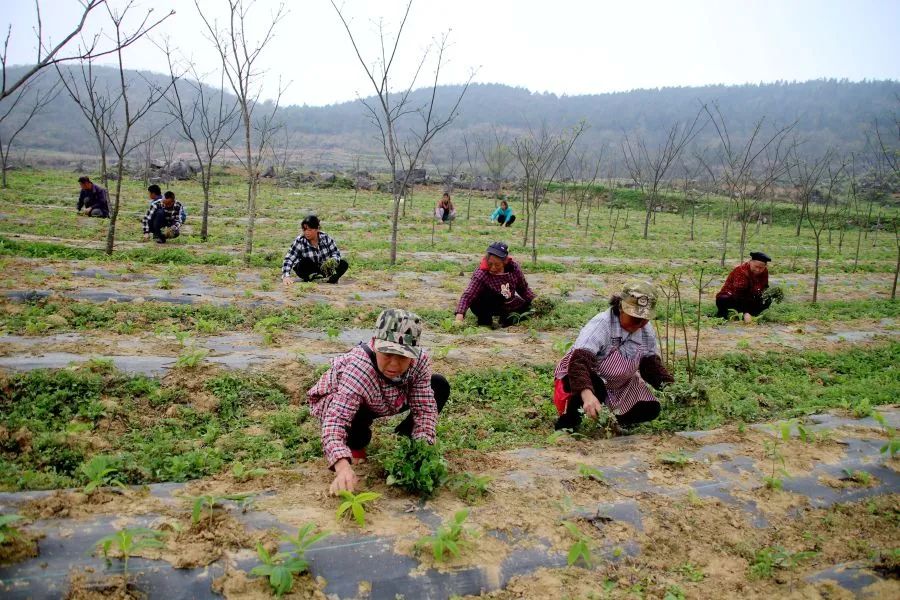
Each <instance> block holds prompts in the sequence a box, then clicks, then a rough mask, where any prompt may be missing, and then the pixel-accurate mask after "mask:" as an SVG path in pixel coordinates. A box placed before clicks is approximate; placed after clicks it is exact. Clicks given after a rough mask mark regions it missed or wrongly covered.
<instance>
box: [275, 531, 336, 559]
mask: <svg viewBox="0 0 900 600" xmlns="http://www.w3.org/2000/svg"><path fill="white" fill-rule="evenodd" d="M315 528H316V525H315V523H307V524H306V525H304V526H303V527H301V528H300V529H298V530H297V535H295V536H293V537H291V536H289V535H285V536H282V537H281V541H283V542H287V543H289V544H290V545H291V546H293V547H294V555H296V556H297V557H298V558H301V559H302V558H303V557H304V555H305V554H306V551H307V550H309V547H310V546H312V545H313V544H315V543H316V542H318V541H320V540H324V539H325V538H327V537H328V536H330V535H331V532H330V531H320V532H319V533H313V530H314V529H315Z"/></svg>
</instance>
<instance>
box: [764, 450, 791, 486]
mask: <svg viewBox="0 0 900 600" xmlns="http://www.w3.org/2000/svg"><path fill="white" fill-rule="evenodd" d="M763 445H764V446H765V449H766V457H767V458H769V459H771V460H772V472H771V474H770V475H766V476H764V477H763V481H764V482H765V484H766V487H767V488H768V489H770V490H780V489H781V488H782V487H784V479H783V478H784V477H790V475H789V474H788V472H787V470H786V469H785V465H784V455H783V454H782V453H781V450H779V448H778V441H777V440H776V441H774V442H763ZM779 464H780V465H781V467H780V468H779V467H778V465H779Z"/></svg>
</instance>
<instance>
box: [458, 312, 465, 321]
mask: <svg viewBox="0 0 900 600" xmlns="http://www.w3.org/2000/svg"><path fill="white" fill-rule="evenodd" d="M465 319H466V315H464V314H462V313H456V322H457V323H462V322H463V321H464V320H465Z"/></svg>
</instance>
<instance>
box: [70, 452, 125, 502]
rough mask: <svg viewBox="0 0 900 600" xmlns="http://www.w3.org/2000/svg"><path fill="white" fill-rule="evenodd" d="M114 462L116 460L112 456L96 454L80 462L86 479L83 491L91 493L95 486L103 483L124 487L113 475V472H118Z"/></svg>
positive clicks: (103, 484) (97, 486)
mask: <svg viewBox="0 0 900 600" xmlns="http://www.w3.org/2000/svg"><path fill="white" fill-rule="evenodd" d="M115 463H116V460H115V459H114V458H112V457H109V456H105V455H103V454H98V455H96V456H94V457H93V458H91V460H89V461H88V462H86V463H84V464H82V465H81V472H82V473H83V474H84V476H85V477H87V479H88V482H87V485H85V486H84V493H85V494H91V493H93V492H94V490H96V489H97V488H99V487H101V486H105V485H115V486H118V487H122V488H124V487H125V484H123V483H122V482H121V481H119V480H118V479H116V477H115V474H116V473H117V472H118V468H117V467H116V466H115Z"/></svg>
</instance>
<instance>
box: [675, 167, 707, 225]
mask: <svg viewBox="0 0 900 600" xmlns="http://www.w3.org/2000/svg"><path fill="white" fill-rule="evenodd" d="M701 156H702V155H701ZM681 174H682V181H681V193H682V196H683V198H684V202H685V204H686V205H687V206H686V207H685V208H686V209H685V210H682V215H683V216H684V215H686V214H687V211H688V209H689V210H690V212H691V226H690V237H689V239H690V240H691V241H692V242H693V241H694V236H695V229H696V227H695V225H696V221H697V204H698V203H699V202H700V198H701V197H703V196H704V195H707V196H708V194H709V187H708V186H705V185H703V184H702V183H701V179H702V178H703V177H704V175H705V172H704V169H703V160H702V158H696V159H695V160H694V162H693V163H691V164H688V162H687V161H681Z"/></svg>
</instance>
